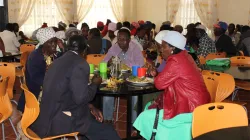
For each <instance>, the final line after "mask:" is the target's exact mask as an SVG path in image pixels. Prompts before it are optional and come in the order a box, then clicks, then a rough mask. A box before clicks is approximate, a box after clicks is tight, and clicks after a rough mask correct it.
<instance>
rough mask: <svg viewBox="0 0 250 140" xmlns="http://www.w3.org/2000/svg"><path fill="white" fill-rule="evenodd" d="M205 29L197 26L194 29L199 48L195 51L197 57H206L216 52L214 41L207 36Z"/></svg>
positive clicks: (202, 26)
mask: <svg viewBox="0 0 250 140" xmlns="http://www.w3.org/2000/svg"><path fill="white" fill-rule="evenodd" d="M206 30H207V29H206V27H205V26H204V25H198V26H197V27H196V37H197V38H198V39H199V47H198V49H197V55H198V56H199V55H201V56H204V57H206V56H207V55H208V54H210V53H215V52H216V47H215V43H214V41H213V40H212V39H211V38H210V37H209V36H208V35H207V33H206Z"/></svg>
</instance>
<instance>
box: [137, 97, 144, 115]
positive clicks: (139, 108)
mask: <svg viewBox="0 0 250 140" xmlns="http://www.w3.org/2000/svg"><path fill="white" fill-rule="evenodd" d="M142 104H143V96H142V95H139V96H138V102H137V116H139V115H140V113H141V112H142V108H143V107H142Z"/></svg>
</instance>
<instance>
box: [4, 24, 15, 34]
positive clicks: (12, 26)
mask: <svg viewBox="0 0 250 140" xmlns="http://www.w3.org/2000/svg"><path fill="white" fill-rule="evenodd" d="M5 28H6V30H8V31H11V32H12V31H14V25H13V23H7V24H6V26H5Z"/></svg>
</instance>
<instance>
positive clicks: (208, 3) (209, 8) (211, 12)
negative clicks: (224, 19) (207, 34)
mask: <svg viewBox="0 0 250 140" xmlns="http://www.w3.org/2000/svg"><path fill="white" fill-rule="evenodd" d="M194 5H195V8H196V11H197V14H198V16H199V17H200V19H201V22H202V23H203V25H205V26H206V27H207V28H208V29H210V30H212V29H213V25H214V24H215V23H216V22H217V21H219V19H218V15H217V0H194Z"/></svg>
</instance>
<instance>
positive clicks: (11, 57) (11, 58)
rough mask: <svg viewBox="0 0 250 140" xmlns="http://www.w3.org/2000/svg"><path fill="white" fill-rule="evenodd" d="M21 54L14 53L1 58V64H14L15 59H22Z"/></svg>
mask: <svg viewBox="0 0 250 140" xmlns="http://www.w3.org/2000/svg"><path fill="white" fill-rule="evenodd" d="M21 54H22V53H21V52H18V53H13V54H11V55H4V56H0V61H1V62H13V61H14V60H15V57H20V56H21Z"/></svg>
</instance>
